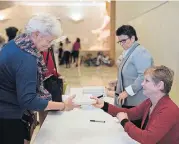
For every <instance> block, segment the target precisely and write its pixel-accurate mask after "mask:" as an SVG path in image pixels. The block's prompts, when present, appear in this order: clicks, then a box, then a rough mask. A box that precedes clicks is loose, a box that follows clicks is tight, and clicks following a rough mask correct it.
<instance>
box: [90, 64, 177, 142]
mask: <svg viewBox="0 0 179 144" xmlns="http://www.w3.org/2000/svg"><path fill="white" fill-rule="evenodd" d="M173 75H174V73H173V71H172V70H170V69H169V68H167V67H165V66H153V67H151V68H149V69H147V70H146V71H145V73H144V81H143V83H142V86H143V93H144V94H145V95H146V96H147V97H148V99H147V100H146V101H144V102H143V103H141V104H140V105H138V106H136V107H134V108H131V109H125V108H118V107H116V106H113V105H111V104H108V103H106V102H104V101H102V100H100V99H98V98H96V97H92V99H95V100H96V104H94V106H95V107H97V108H101V109H103V110H104V111H106V112H108V113H109V114H111V115H113V116H116V117H117V118H118V120H119V122H120V123H121V125H122V126H123V127H124V130H125V131H126V132H127V133H128V135H129V136H130V137H131V138H133V139H134V140H136V141H138V142H139V143H141V144H156V143H157V144H179V133H178V131H179V108H178V106H177V105H176V104H175V103H174V102H173V101H172V100H171V99H170V97H169V95H168V94H169V92H170V90H171V87H172V83H173ZM141 118H142V125H141V128H138V127H136V126H135V125H134V124H133V123H132V122H131V121H132V120H138V119H141Z"/></svg>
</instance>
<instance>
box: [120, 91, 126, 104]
mask: <svg viewBox="0 0 179 144" xmlns="http://www.w3.org/2000/svg"><path fill="white" fill-rule="evenodd" d="M127 97H128V93H127V92H126V91H124V92H122V93H121V94H120V95H119V97H118V102H119V104H122V105H123V104H124V101H125V99H126V98H127Z"/></svg>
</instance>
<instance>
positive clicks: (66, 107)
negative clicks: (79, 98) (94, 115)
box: [64, 95, 80, 111]
mask: <svg viewBox="0 0 179 144" xmlns="http://www.w3.org/2000/svg"><path fill="white" fill-rule="evenodd" d="M75 97H76V96H75V95H72V96H70V97H69V98H67V99H66V100H65V101H64V111H70V110H73V109H74V108H80V105H76V104H74V102H73V99H74V98H75Z"/></svg>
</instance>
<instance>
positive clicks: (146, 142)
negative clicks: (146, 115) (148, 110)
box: [124, 108, 178, 144]
mask: <svg viewBox="0 0 179 144" xmlns="http://www.w3.org/2000/svg"><path fill="white" fill-rule="evenodd" d="M174 113H175V111H172V112H171V111H170V110H169V109H168V108H164V109H162V110H161V111H158V113H157V114H156V115H155V117H153V118H152V119H153V122H150V124H149V125H148V126H147V128H146V129H145V130H142V129H140V128H138V127H136V126H135V125H134V124H133V123H132V122H130V121H128V122H126V123H125V125H124V129H125V131H126V132H127V133H128V135H129V136H130V137H131V138H133V139H134V140H136V141H138V142H140V143H142V144H156V143H158V142H160V141H161V139H162V138H163V137H164V136H165V135H166V134H167V133H168V132H169V131H170V130H171V128H172V127H174V125H175V124H176V121H177V120H178V116H176V115H175V114H174ZM176 113H178V112H176Z"/></svg>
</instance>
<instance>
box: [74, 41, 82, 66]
mask: <svg viewBox="0 0 179 144" xmlns="http://www.w3.org/2000/svg"><path fill="white" fill-rule="evenodd" d="M80 49H81V44H80V38H77V39H76V42H75V43H74V44H73V49H72V57H73V60H74V61H73V63H75V65H76V67H78V58H79V51H80Z"/></svg>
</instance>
